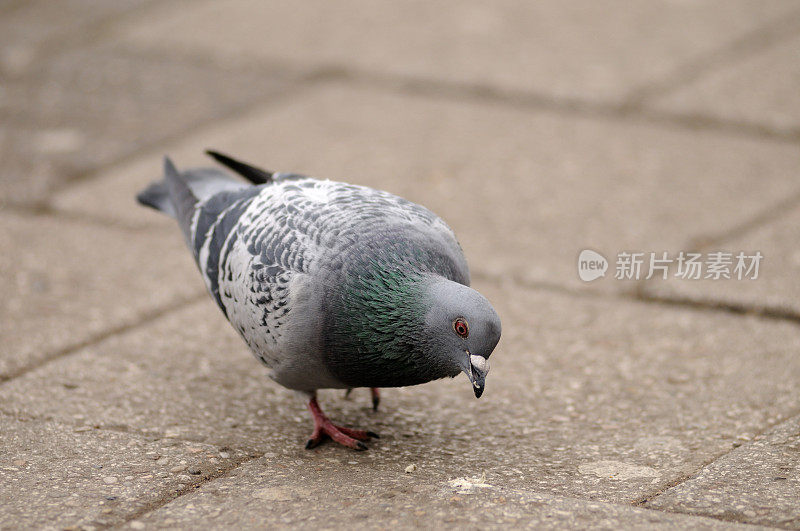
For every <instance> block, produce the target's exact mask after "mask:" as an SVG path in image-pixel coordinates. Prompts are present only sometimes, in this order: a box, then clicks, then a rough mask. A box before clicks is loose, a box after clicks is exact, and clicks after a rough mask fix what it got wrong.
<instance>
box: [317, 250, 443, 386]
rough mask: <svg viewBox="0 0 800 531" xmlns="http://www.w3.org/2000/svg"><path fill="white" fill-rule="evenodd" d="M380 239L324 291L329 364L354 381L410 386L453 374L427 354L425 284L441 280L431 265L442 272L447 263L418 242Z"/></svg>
mask: <svg viewBox="0 0 800 531" xmlns="http://www.w3.org/2000/svg"><path fill="white" fill-rule="evenodd" d="M384 244H385V245H384V246H382V247H381V249H380V250H379V251H376V252H374V253H370V252H367V253H364V254H362V255H361V256H360V258H359V259H357V260H356V261H355V262H354V263H353V266H352V267H351V268H349V270H348V271H347V272H345V274H344V275H343V277H342V279H341V283H340V284H339V285H338V286H337V288H336V289H335V290H333V291H332V292H331V293H329V295H330V298H329V301H330V304H331V305H332V307H331V308H330V311H329V312H328V315H330V316H333V317H332V318H331V320H330V321H329V322H328V323H326V346H327V348H326V350H327V354H328V355H327V363H328V366H329V367H330V368H331V370H332V371H333V372H334V374H335V375H336V376H337V377H338V378H340V379H341V380H342V381H343V382H344V383H346V384H348V385H351V386H352V387H397V386H406V385H415V384H419V383H424V382H427V381H430V380H432V379H435V378H442V377H444V376H452V375H454V374H452V373H453V369H452V367H450V366H448V365H447V364H446V363H445V362H444V360H441V359H439V358H438V357H437V356H435V353H434V352H432V348H431V347H432V344H433V343H434V338H433V337H431V333H430V331H428V329H427V327H426V323H425V318H426V315H427V312H428V311H429V310H430V307H431V304H432V303H434V302H435V301H431V300H430V297H429V294H428V287H429V286H430V285H431V283H432V282H435V281H436V279H437V278H441V277H440V276H439V275H437V274H436V273H433V272H432V271H442V270H445V271H447V270H449V267H447V266H448V264H446V263H443V262H442V260H443V257H437V256H431V255H429V254H428V253H426V252H425V251H424V250H421V249H419V247H417V248H413V249H412V248H409V247H404V246H403V244H402V243H397V242H391V243H386V242H384ZM445 262H446V260H445ZM431 266H433V267H431Z"/></svg>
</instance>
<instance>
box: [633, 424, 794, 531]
mask: <svg viewBox="0 0 800 531" xmlns="http://www.w3.org/2000/svg"><path fill="white" fill-rule="evenodd" d="M798 493H800V418H799V417H794V418H792V419H790V420H789V421H787V422H784V423H783V424H781V425H780V426H778V427H777V428H775V429H774V430H772V431H770V432H768V433H765V434H764V435H762V436H759V437H758V438H757V439H756V440H754V441H752V442H750V443H747V444H744V445H742V446H741V447H740V448H737V449H736V450H734V451H732V452H731V453H729V454H728V455H726V456H724V457H722V458H721V459H718V460H716V461H714V462H713V463H712V464H711V465H709V466H707V467H706V468H704V469H703V470H702V471H701V472H700V473H699V474H697V475H696V476H695V477H693V478H691V479H690V480H688V481H685V482H683V483H681V484H680V485H678V486H676V487H674V488H672V489H669V490H668V491H666V492H665V493H663V494H661V495H659V496H656V497H655V498H653V499H651V500H650V501H649V502H648V503H647V506H648V507H652V508H656V509H660V510H665V511H675V512H681V513H691V514H704V515H711V516H714V517H718V518H720V517H721V518H725V519H726V520H734V521H740V522H747V523H755V524H762V525H772V526H777V527H783V528H785V529H799V528H800V505H798V503H797V498H798Z"/></svg>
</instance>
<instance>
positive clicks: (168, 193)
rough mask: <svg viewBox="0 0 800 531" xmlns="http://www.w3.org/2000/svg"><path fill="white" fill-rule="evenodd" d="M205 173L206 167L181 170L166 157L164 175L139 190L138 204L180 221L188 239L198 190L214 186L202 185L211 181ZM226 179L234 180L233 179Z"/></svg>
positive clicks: (217, 188) (219, 188)
mask: <svg viewBox="0 0 800 531" xmlns="http://www.w3.org/2000/svg"><path fill="white" fill-rule="evenodd" d="M202 173H203V170H195V171H193V172H192V171H189V172H184V173H179V172H178V170H177V169H176V168H175V165H174V164H173V163H172V161H171V160H170V159H169V157H164V178H163V179H162V180H161V181H156V182H154V183H152V184H150V186H148V187H147V188H145V189H144V190H142V191H141V192H139V194H138V195H137V196H136V199H137V200H138V201H139V203H141V204H143V205H145V206H149V207H151V208H154V209H156V210H160V211H161V212H163V213H165V214H166V215H168V216H170V217H173V218H175V219H176V220H178V225H180V227H181V230H182V231H183V234H184V236H186V238H187V239H188V238H189V232H190V225H191V223H192V218H193V217H194V209H195V205H196V204H197V203H198V201H199V200H200V198H199V197H198V194H197V193H196V191H195V189H197V190H199V191H203V190H204V189H205V190H206V193H207V194H208V190H207V189H208V188H212V189H213V188H214V187H209V186H207V185H206V186H200V185H201V184H203V181H207V180H208V178H205V179H204V178H203V175H202ZM198 174H199V175H198ZM226 181H227V182H231V181H230V179H226ZM206 184H207V183H206ZM215 188H216V190H217V191H219V190H222V189H223V187H215Z"/></svg>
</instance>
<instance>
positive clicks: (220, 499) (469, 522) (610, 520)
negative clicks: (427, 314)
mask: <svg viewBox="0 0 800 531" xmlns="http://www.w3.org/2000/svg"><path fill="white" fill-rule="evenodd" d="M267 470H268V471H269V472H265V471H267ZM473 481H475V482H474V483H473ZM333 485H339V486H342V485H344V486H346V488H335V487H333ZM476 485H479V486H476ZM140 521H141V522H143V523H145V524H147V525H148V526H154V527H156V526H160V525H164V523H166V522H169V525H170V526H175V527H181V528H194V527H198V526H209V525H211V526H213V527H225V528H237V529H242V528H244V529H247V528H255V527H264V526H287V525H288V526H293V527H294V526H302V527H325V528H352V527H358V528H368V529H386V528H392V529H396V528H401V529H419V528H431V527H434V528H437V529H439V528H459V529H464V528H468V529H478V528H487V527H488V528H496V527H502V526H507V525H513V526H515V527H518V526H523V525H524V526H527V527H536V528H542V527H544V528H568V529H577V528H580V529H584V528H592V529H619V528H647V529H661V528H669V529H675V528H692V529H705V528H711V529H716V528H725V529H728V528H732V529H734V528H738V527H739V526H736V525H735V524H731V523H729V522H721V521H718V520H712V519H707V518H697V517H687V516H684V515H679V514H670V513H664V512H657V511H648V510H643V509H640V508H634V507H626V506H624V505H613V504H608V503H600V502H593V501H586V500H578V499H571V498H562V497H557V496H553V495H549V494H542V493H535V492H531V491H527V490H524V489H514V488H508V487H506V486H504V481H503V480H502V478H492V479H489V478H486V479H484V480H481V479H480V478H475V477H471V478H448V477H447V476H444V475H441V474H438V473H437V472H436V471H434V470H427V469H425V470H423V469H418V471H417V472H415V473H414V474H405V473H403V471H402V470H400V469H395V470H387V471H385V472H384V473H382V474H381V475H380V476H376V475H368V474H364V473H359V471H358V469H357V467H355V466H353V465H350V464H347V463H345V462H337V461H336V460H324V461H319V462H318V463H315V466H309V465H308V464H298V463H294V462H292V461H286V462H281V459H279V458H263V459H257V460H255V461H252V462H249V463H247V464H245V465H244V466H243V467H242V468H241V469H239V470H236V472H235V475H234V476H233V477H223V478H220V479H218V480H215V481H213V482H211V483H209V484H206V485H204V486H203V487H202V488H200V489H198V490H196V491H194V492H192V493H190V494H187V495H186V496H183V497H181V498H179V499H177V500H175V501H173V502H170V503H169V504H167V505H165V506H164V507H161V508H159V509H158V510H156V511H154V512H152V513H150V514H148V515H147V516H144V517H142V518H141V519H140ZM742 527H744V526H742Z"/></svg>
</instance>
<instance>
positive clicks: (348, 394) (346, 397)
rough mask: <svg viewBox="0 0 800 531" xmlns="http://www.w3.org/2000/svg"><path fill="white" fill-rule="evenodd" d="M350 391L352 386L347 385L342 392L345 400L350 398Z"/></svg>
mask: <svg viewBox="0 0 800 531" xmlns="http://www.w3.org/2000/svg"><path fill="white" fill-rule="evenodd" d="M352 392H353V388H352V387H348V388H347V391H345V392H344V399H345V400H350V393H352Z"/></svg>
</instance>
